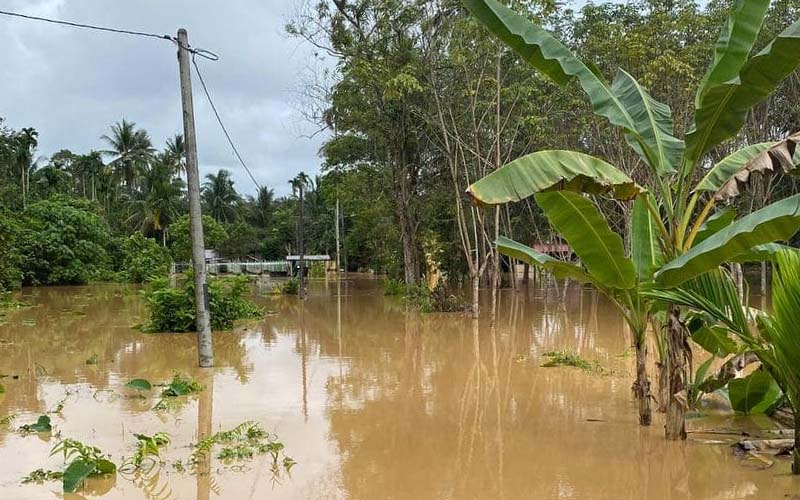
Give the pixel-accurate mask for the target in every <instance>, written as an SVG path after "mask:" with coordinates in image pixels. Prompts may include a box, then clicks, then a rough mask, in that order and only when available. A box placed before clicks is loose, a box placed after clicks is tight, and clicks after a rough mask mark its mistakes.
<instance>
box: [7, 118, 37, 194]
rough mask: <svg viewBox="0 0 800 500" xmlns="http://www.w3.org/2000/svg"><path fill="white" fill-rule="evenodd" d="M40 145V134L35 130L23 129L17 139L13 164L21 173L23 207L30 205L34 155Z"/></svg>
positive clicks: (13, 153)
mask: <svg viewBox="0 0 800 500" xmlns="http://www.w3.org/2000/svg"><path fill="white" fill-rule="evenodd" d="M38 145H39V133H38V132H37V131H36V130H35V129H33V128H24V129H22V130H21V131H20V132H19V133H18V134H17V135H16V137H15V144H14V146H13V151H12V162H13V164H14V166H15V167H16V170H17V171H18V172H19V177H20V187H21V189H22V207H23V208H25V207H26V206H27V205H28V191H29V184H30V174H31V170H33V169H34V168H35V163H36V162H35V161H34V158H33V157H34V154H35V152H36V148H37V147H38Z"/></svg>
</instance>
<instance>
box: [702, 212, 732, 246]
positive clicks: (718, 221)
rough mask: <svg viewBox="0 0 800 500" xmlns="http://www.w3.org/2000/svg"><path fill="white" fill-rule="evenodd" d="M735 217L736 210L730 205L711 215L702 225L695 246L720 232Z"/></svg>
mask: <svg viewBox="0 0 800 500" xmlns="http://www.w3.org/2000/svg"><path fill="white" fill-rule="evenodd" d="M735 218H736V210H734V208H733V207H732V206H730V205H729V206H727V207H724V208H722V209H721V210H717V211H716V212H714V213H713V214H712V215H711V217H709V218H708V219H706V221H705V222H704V223H703V225H702V226H700V231H698V232H697V236H696V237H695V239H694V245H693V246H697V245H698V244H699V243H701V242H703V241H705V240H707V239H708V237H709V236H711V235H712V234H714V233H716V232H719V230H720V229H722V228H725V227H728V226H729V225H730V224H731V223H732V222H733V220H734V219H735Z"/></svg>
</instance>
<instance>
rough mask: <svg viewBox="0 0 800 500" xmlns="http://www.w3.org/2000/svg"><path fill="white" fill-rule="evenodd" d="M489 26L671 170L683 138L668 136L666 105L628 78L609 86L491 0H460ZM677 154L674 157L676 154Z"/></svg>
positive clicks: (541, 30) (659, 167)
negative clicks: (576, 86) (575, 86)
mask: <svg viewBox="0 0 800 500" xmlns="http://www.w3.org/2000/svg"><path fill="white" fill-rule="evenodd" d="M463 4H464V6H465V7H466V8H467V9H468V10H469V11H470V12H471V13H472V15H473V16H474V17H475V18H476V19H478V21H480V22H481V24H483V25H484V26H485V27H486V28H487V29H488V30H489V31H491V32H492V33H493V34H494V35H495V36H496V37H497V38H499V39H500V40H501V41H502V42H503V43H505V44H506V45H507V46H508V47H510V48H512V49H513V50H514V51H516V52H517V53H518V54H519V55H520V56H521V57H522V59H523V60H524V61H525V62H527V63H528V64H530V65H531V66H533V67H534V68H536V69H537V70H538V71H540V72H542V73H544V74H545V75H546V76H547V77H548V78H550V79H551V80H552V81H553V82H555V83H557V84H559V85H561V86H563V85H566V84H567V83H569V82H570V81H571V80H572V79H577V80H578V82H579V83H580V86H581V88H582V89H583V91H584V92H585V93H586V96H587V97H588V98H589V102H590V103H591V104H592V109H593V110H594V112H595V113H596V114H598V115H599V116H602V117H604V118H607V119H608V121H609V122H610V123H611V124H612V125H615V126H618V127H622V128H623V129H624V130H625V132H626V140H627V141H628V143H629V144H631V145H632V146H634V149H635V150H636V151H637V152H638V153H639V154H640V155H641V156H642V158H643V159H644V160H645V161H646V162H647V163H648V164H649V165H651V166H653V167H654V168H655V169H656V170H657V171H659V172H667V171H671V170H673V166H674V164H675V163H673V162H676V161H677V158H678V157H679V155H680V150H682V149H683V143H682V142H681V141H679V140H678V139H675V138H674V137H672V120H671V118H670V114H669V108H668V107H667V106H666V105H665V104H662V103H659V102H657V101H655V100H654V99H653V98H652V97H650V96H649V95H648V94H647V93H645V92H644V91H643V90H642V89H641V87H639V85H638V84H637V83H636V82H635V80H633V79H632V78H630V75H628V77H624V76H623V77H622V79H621V80H620V81H619V82H618V84H617V85H615V87H616V88H615V89H612V88H611V86H609V85H608V83H607V82H606V81H605V79H604V78H603V76H602V75H601V74H600V72H599V71H597V69H596V68H593V67H591V66H590V65H587V64H585V63H584V62H583V61H581V60H580V59H579V58H578V57H576V56H575V54H573V53H572V51H570V49H569V48H567V46H566V45H564V44H563V43H561V42H560V41H559V40H558V39H556V38H555V37H554V36H553V35H551V34H550V33H548V32H547V30H545V29H544V28H542V27H541V26H539V25H537V24H535V23H533V22H531V21H530V20H529V19H528V18H526V17H524V16H521V15H519V14H517V13H516V12H514V11H513V10H511V9H509V8H508V7H506V6H505V5H503V4H502V3H500V2H498V1H497V0H463ZM676 155H677V156H676Z"/></svg>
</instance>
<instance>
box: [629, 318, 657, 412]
mask: <svg viewBox="0 0 800 500" xmlns="http://www.w3.org/2000/svg"><path fill="white" fill-rule="evenodd" d="M636 337H637V338H636V381H635V382H634V383H633V387H632V389H633V394H634V396H635V397H636V401H637V403H638V404H639V424H640V425H650V424H651V423H652V421H653V410H652V408H651V406H650V400H651V396H650V380H649V379H648V378H647V339H646V337H645V335H644V334H641V335H637V336H636Z"/></svg>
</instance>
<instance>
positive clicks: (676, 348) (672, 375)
mask: <svg viewBox="0 0 800 500" xmlns="http://www.w3.org/2000/svg"><path fill="white" fill-rule="evenodd" d="M686 349H687V341H686V331H685V329H684V328H683V325H682V324H681V321H680V310H679V309H678V307H677V306H675V305H673V304H670V306H669V311H668V313H667V363H668V373H669V392H668V394H667V398H668V399H667V423H666V425H665V427H664V431H665V435H666V437H667V439H672V440H679V439H686V408H687V399H686V354H687V351H686Z"/></svg>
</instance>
